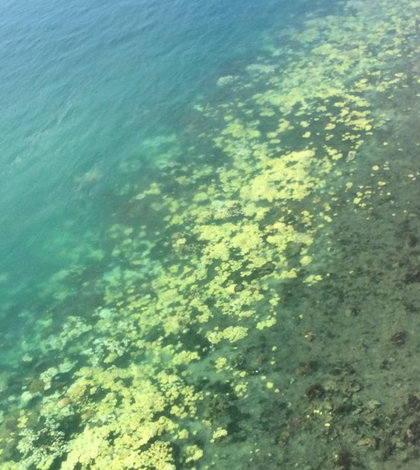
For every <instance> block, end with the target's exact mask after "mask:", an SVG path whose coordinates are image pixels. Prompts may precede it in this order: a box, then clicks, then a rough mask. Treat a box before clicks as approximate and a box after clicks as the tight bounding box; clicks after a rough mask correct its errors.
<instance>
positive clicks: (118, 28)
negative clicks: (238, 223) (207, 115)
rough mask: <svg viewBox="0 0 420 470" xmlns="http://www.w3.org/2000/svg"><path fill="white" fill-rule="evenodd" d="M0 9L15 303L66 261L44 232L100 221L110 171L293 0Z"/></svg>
mask: <svg viewBox="0 0 420 470" xmlns="http://www.w3.org/2000/svg"><path fill="white" fill-rule="evenodd" d="M1 8H2V13H1V18H2V20H1V28H0V48H1V51H0V52H1V55H2V71H1V76H0V83H1V96H2V110H3V112H2V116H1V121H0V122H1V124H0V126H1V129H2V152H1V161H0V164H1V173H0V191H1V193H0V200H1V202H0V205H1V206H0V217H1V219H0V223H1V226H2V232H1V240H0V250H1V252H0V256H1V259H2V279H3V286H4V289H3V291H2V296H3V297H6V298H8V299H9V301H10V302H12V303H15V302H16V297H19V298H21V297H22V296H24V297H25V296H26V294H25V293H26V292H28V289H29V291H31V288H32V287H33V286H35V285H37V283H38V282H39V281H40V280H41V281H42V280H43V279H45V278H46V277H47V276H48V275H50V274H51V273H52V272H54V270H56V269H57V268H60V267H68V263H69V260H63V259H62V256H61V254H60V253H57V252H51V251H52V250H50V249H49V245H50V243H51V240H52V239H53V238H56V237H59V238H61V239H62V242H63V244H64V245H65V244H66V243H67V242H68V243H70V245H71V243H76V244H81V243H83V236H84V233H85V232H86V231H88V230H89V229H91V228H93V230H94V231H100V229H99V227H101V225H102V224H103V223H105V224H106V220H107V215H108V212H109V211H110V210H111V209H110V208H111V207H112V205H113V202H112V201H110V200H109V194H110V192H111V189H110V188H112V186H113V185H114V184H116V183H115V171H116V169H117V168H118V167H119V166H121V165H122V164H124V163H127V162H133V164H134V165H135V166H136V168H137V171H138V172H142V171H146V167H147V166H148V165H150V164H152V163H153V159H154V158H156V156H157V155H156V153H157V152H155V151H154V150H153V149H154V148H156V146H159V143H157V144H154V142H155V140H156V139H157V142H159V139H160V138H161V139H163V141H164V140H165V139H166V138H169V139H170V138H171V137H170V136H171V135H173V134H174V133H176V132H179V131H181V132H182V129H180V127H181V126H182V125H183V124H182V123H183V122H185V121H186V120H187V119H188V114H189V113H190V110H191V103H192V102H193V101H194V100H196V99H197V97H198V96H199V95H200V94H203V93H211V92H212V88H214V84H215V81H216V79H217V77H218V76H220V75H223V74H227V73H230V72H232V70H234V69H235V67H238V66H239V64H240V62H241V60H244V59H245V58H246V57H248V56H249V55H251V56H252V54H253V51H256V50H257V49H258V47H259V46H258V43H259V42H260V41H261V39H262V37H263V36H264V34H267V32H268V31H269V30H270V27H272V26H273V25H274V24H279V23H280V24H281V22H287V21H290V18H291V17H292V15H293V14H297V13H298V12H299V10H300V9H304V3H303V2H302V4H295V5H294V6H293V7H292V6H287V5H281V8H279V4H278V2H276V1H272V0H270V1H265V2H263V4H261V5H255V4H254V3H252V2H249V3H243V2H194V3H187V2H181V3H174V2H164V3H161V4H159V5H158V4H157V3H156V2H151V1H144V2H141V3H138V2H121V3H118V4H112V5H110V4H105V5H104V4H103V2H94V3H92V4H90V5H85V4H84V3H80V2H70V3H69V2H56V3H54V4H49V5H46V4H44V3H42V2H37V1H31V2H28V3H27V4H25V6H23V5H19V4H15V3H14V2H6V3H4V4H3V5H2V7H1ZM254 53H255V52H254ZM111 197H112V196H111ZM95 208H96V209H95ZM33 290H34V289H32V293H33ZM35 290H36V288H35ZM10 294H11V295H10ZM28 295H29V299H30V295H32V294H28ZM5 315H6V316H7V313H6V314H5ZM11 323H12V324H13V326H12V328H14V327H15V325H14V323H15V320H13V321H12V322H11ZM6 328H7V324H6Z"/></svg>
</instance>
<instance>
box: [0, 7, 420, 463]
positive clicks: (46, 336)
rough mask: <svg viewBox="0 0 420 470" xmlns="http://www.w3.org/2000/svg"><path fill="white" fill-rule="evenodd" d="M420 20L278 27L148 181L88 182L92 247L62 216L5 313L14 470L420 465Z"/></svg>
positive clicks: (0, 439)
mask: <svg viewBox="0 0 420 470" xmlns="http://www.w3.org/2000/svg"><path fill="white" fill-rule="evenodd" d="M418 15H419V9H418V5H417V4H416V2H412V1H404V2H402V3H401V2H400V3H399V4H398V5H395V4H394V3H392V2H388V1H386V0H378V1H375V2H371V3H369V4H367V3H366V2H358V1H349V2H347V3H344V4H342V5H340V6H337V8H336V10H335V11H331V13H330V14H325V10H324V11H319V12H318V13H317V14H315V13H312V14H307V15H306V16H305V18H301V19H300V20H301V21H299V22H296V24H290V25H288V26H286V25H284V26H283V27H282V28H279V29H278V30H275V29H273V30H271V31H270V34H267V35H266V37H265V39H264V41H263V42H262V43H261V46H260V48H259V50H258V53H257V52H256V53H255V55H249V60H247V61H244V62H245V63H243V64H242V63H241V65H240V66H239V65H238V66H237V67H236V68H235V70H232V71H230V72H229V73H227V74H224V75H219V77H218V78H215V79H214V88H213V92H212V93H211V94H209V95H208V96H207V95H206V96H203V97H202V98H200V99H198V98H197V99H196V100H194V101H193V102H192V103H191V106H190V108H189V112H188V113H185V115H184V116H183V117H182V119H181V118H180V121H179V128H178V130H177V131H173V132H166V133H162V134H161V135H160V136H159V137H154V138H153V139H150V140H147V139H144V140H142V145H143V148H144V149H145V150H144V151H145V152H147V154H148V155H149V156H150V158H149V163H147V164H146V163H145V161H142V162H141V165H139V164H138V162H137V163H136V161H135V160H132V159H128V160H127V161H125V162H119V164H118V165H116V169H115V174H114V175H113V178H112V179H110V181H109V184H100V185H99V184H98V181H101V178H102V174H101V170H100V168H99V169H96V168H93V169H88V170H87V171H86V172H84V173H82V174H81V175H80V176H78V177H76V179H75V180H74V184H75V190H76V192H77V194H80V195H81V196H80V204H81V207H82V209H81V213H82V214H88V215H89V216H91V217H93V218H92V219H90V223H89V224H87V226H86V227H84V230H83V237H82V238H81V237H80V236H79V230H78V228H79V225H78V224H79V223H80V220H83V218H82V219H80V218H78V217H68V214H60V215H57V216H56V220H57V224H56V229H55V230H50V231H49V234H48V243H46V244H45V246H43V253H44V256H45V257H46V258H47V259H48V260H51V266H49V268H48V269H47V271H48V270H50V271H51V273H52V274H51V275H50V276H48V277H45V276H40V279H39V280H37V282H36V284H35V286H34V289H33V291H34V292H35V293H36V295H35V294H34V293H32V295H27V297H24V298H23V299H21V301H20V302H17V301H16V295H15V296H14V297H13V296H12V295H9V297H8V301H7V303H5V306H4V307H3V309H4V312H6V313H7V318H11V316H12V315H15V316H16V317H17V318H18V319H19V325H20V328H21V334H20V335H19V336H17V335H16V334H12V333H9V334H8V335H5V337H4V341H5V343H7V342H8V343H7V344H9V345H10V346H11V345H12V343H13V341H15V339H16V338H17V337H19V338H20V339H21V341H20V343H19V344H18V345H17V346H15V347H14V348H12V347H9V348H7V350H6V348H5V350H6V352H5V355H4V357H3V358H2V362H3V363H4V371H3V372H2V374H1V376H0V393H1V399H2V404H1V420H0V443H1V446H0V447H1V449H2V453H1V454H0V459H1V460H0V462H1V467H0V468H2V469H3V468H4V469H13V470H14V469H30V470H32V469H50V470H54V469H62V470H76V469H77V470H87V469H90V470H94V469H95V470H96V469H104V468H109V469H116V470H133V469H145V470H173V469H194V468H196V469H225V468H232V469H238V470H239V469H241V470H242V469H262V468H264V469H267V468H268V469H289V468H298V469H302V470H315V469H323V470H324V469H326V470H329V469H331V470H333V469H372V470H376V469H378V470H379V469H385V470H386V469H396V468H403V469H413V470H414V469H416V468H418V459H419V455H418V452H419V451H418V449H419V447H418V446H419V445H420V382H419V376H420V374H419V370H418V369H419V361H418V360H417V355H418V351H419V347H420V342H419V339H418V338H419V331H420V316H419V312H420V267H419V266H420V264H419V263H420V250H419V246H420V236H419V233H420V221H419V220H420V219H419V208H418V201H419V200H420V197H419V196H420V194H419V192H420V190H419V185H418V178H419V176H420V170H419V168H418V155H419V147H420V139H419V135H420V134H419V129H418V127H419V124H418V123H419V122H420V120H419V115H418V114H419V111H418V110H419V109H420V106H419V104H420V31H419V30H420V28H419V21H420V19H419V16H418ZM87 196H88V197H87ZM78 200H79V199H78V198H77V197H76V198H75V201H78ZM78 207H79V206H78V205H77V204H76V205H75V206H73V210H75V212H76V213H77V211H78V209H76V208H78ZM95 213H96V214H98V217H97V220H96V219H95V216H94V215H93V214H95ZM95 220H96V222H95V223H94V222H93V221H95ZM63 233H65V236H63ZM73 234H74V235H73ZM48 253H49V254H48ZM54 264H56V269H54ZM4 282H5V283H6V282H8V281H7V275H5V277H4ZM16 292H19V290H18V289H17V290H16ZM40 312H42V315H41V314H40ZM26 331H28V332H30V334H26V335H25V334H24V333H25V332H26Z"/></svg>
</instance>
